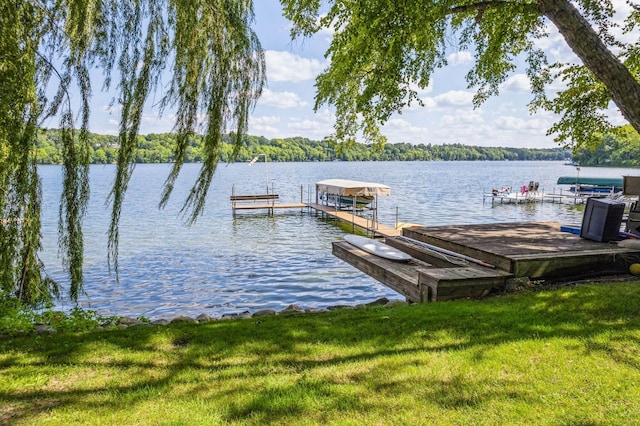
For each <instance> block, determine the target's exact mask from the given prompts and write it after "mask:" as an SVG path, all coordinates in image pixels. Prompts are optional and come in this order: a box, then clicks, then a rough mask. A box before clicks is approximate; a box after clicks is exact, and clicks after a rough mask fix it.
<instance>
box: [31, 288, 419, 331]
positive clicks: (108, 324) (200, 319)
mask: <svg viewBox="0 0 640 426" xmlns="http://www.w3.org/2000/svg"><path fill="white" fill-rule="evenodd" d="M405 304H407V302H403V301H401V300H389V299H387V298H386V297H383V298H380V299H377V300H374V301H373V302H369V303H364V304H358V305H355V306H351V305H336V306H329V307H327V308H303V307H301V306H299V305H289V306H287V307H286V308H285V309H283V310H281V311H276V310H274V309H263V310H260V311H256V312H254V313H251V312H249V311H245V312H239V313H230V314H223V315H221V316H220V317H213V316H210V315H207V314H200V315H198V316H197V317H195V318H194V317H190V316H186V315H178V316H176V317H174V318H172V319H170V320H168V319H157V320H153V321H149V320H144V319H140V318H131V317H118V318H114V319H110V320H108V321H105V322H103V323H101V324H100V325H98V326H97V327H96V328H95V329H94V330H96V331H99V330H108V329H113V328H118V329H125V328H129V327H145V326H163V325H168V324H178V323H182V324H201V323H207V322H213V321H228V320H235V319H242V318H260V317H268V316H289V315H300V314H313V313H320V312H330V311H335V310H338V309H364V308H367V307H369V306H388V307H391V306H397V305H405ZM35 331H36V333H38V334H53V333H57V330H56V329H55V328H54V327H52V326H51V325H48V324H36V327H35Z"/></svg>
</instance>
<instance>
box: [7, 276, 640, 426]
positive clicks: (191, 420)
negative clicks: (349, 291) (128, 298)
mask: <svg viewBox="0 0 640 426" xmlns="http://www.w3.org/2000/svg"><path fill="white" fill-rule="evenodd" d="M639 383H640V282H639V281H631V282H622V283H621V282H605V283H594V284H588V285H580V286H572V287H564V288H561V289H558V290H554V291H544V292H531V293H521V294H512V295H506V296H500V297H494V298H490V299H486V300H483V301H457V302H444V303H434V304H424V305H408V306H396V307H393V308H384V307H370V308H367V309H358V310H341V311H334V312H330V313H322V314H311V315H310V314H307V315H299V316H289V317H264V318H260V319H256V318H253V319H246V320H236V321H218V322H212V323H207V324H199V325H186V324H176V325H170V326H163V327H153V326H147V327H134V328H129V329H125V330H107V331H100V332H84V333H72V332H65V333H60V334H54V335H29V336H17V337H11V338H5V339H2V340H0V423H8V424H38V425H47V424H54V425H57V424H64V425H72V424H101V425H110V424H114V425H123V424H141V425H157V424H171V425H181V424H189V425H191V424H216V425H223V424H234V425H236V424H237V425H258V424H259V425H263V424H283V425H285V424H286V425H290V424H303V425H306V424H309V425H312V424H340V425H363V424H375V425H386V424H389V425H391V424H394V425H397V424H411V425H422V424H437V425H441V424H445V425H447V424H450V425H468V424H474V425H482V424H486V425H496V424H553V425H562V424H566V425H599V424H603V425H605V424H610V425H631V424H637V419H638V418H640V403H639V402H638V401H640V386H638V384H639Z"/></svg>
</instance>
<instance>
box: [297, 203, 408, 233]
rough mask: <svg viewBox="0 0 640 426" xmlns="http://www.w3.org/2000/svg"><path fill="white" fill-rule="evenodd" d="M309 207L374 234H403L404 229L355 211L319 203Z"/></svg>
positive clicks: (311, 204)
mask: <svg viewBox="0 0 640 426" xmlns="http://www.w3.org/2000/svg"><path fill="white" fill-rule="evenodd" d="M307 205H308V206H309V208H312V209H314V210H316V211H318V212H321V213H323V214H325V215H327V216H331V217H334V218H336V219H338V220H341V221H343V222H346V223H350V224H352V225H353V226H354V227H356V226H357V227H358V228H360V229H363V230H365V231H366V232H368V233H371V234H373V235H374V236H376V235H377V236H383V237H393V236H398V235H402V231H401V230H399V229H396V228H393V227H391V226H387V225H384V224H382V223H380V222H376V221H375V220H372V219H368V218H366V217H362V216H359V215H357V214H355V212H354V211H348V210H339V209H336V208H335V207H333V206H327V205H324V204H318V203H308V204H307Z"/></svg>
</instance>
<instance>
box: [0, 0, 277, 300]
mask: <svg viewBox="0 0 640 426" xmlns="http://www.w3.org/2000/svg"><path fill="white" fill-rule="evenodd" d="M252 23H253V2H252V0H138V1H133V2H123V1H118V0H64V1H43V0H32V1H11V0H0V95H1V96H0V193H2V197H1V198H0V220H1V222H0V230H1V231H2V232H1V234H0V246H1V247H2V252H1V253H0V280H1V281H0V285H1V287H0V291H1V294H0V296H1V295H14V296H17V297H19V298H20V299H22V300H24V301H26V302H29V303H39V302H42V301H45V300H47V299H48V297H49V295H50V294H51V293H52V290H55V289H52V288H51V286H52V285H53V284H52V283H51V281H50V280H47V279H46V278H45V277H44V276H43V273H42V268H41V265H40V263H39V261H38V258H37V252H38V249H39V248H40V182H39V178H38V174H37V170H36V166H35V164H36V157H37V154H38V150H37V139H38V138H37V131H38V128H39V124H40V123H42V122H43V120H44V119H46V118H48V117H54V116H57V117H60V123H59V126H60V129H61V131H60V140H61V141H62V143H63V150H62V161H63V165H64V177H63V195H62V198H61V205H60V227H59V229H60V234H59V235H60V241H59V245H60V247H61V250H62V254H63V258H64V261H65V264H66V265H67V268H68V271H69V275H70V277H71V289H70V296H71V298H72V299H74V300H76V299H77V297H78V294H79V293H80V292H81V291H82V279H83V278H82V257H83V238H82V227H81V224H82V216H83V214H84V211H85V208H86V205H87V200H88V197H89V190H88V161H89V151H90V147H89V143H88V120H89V114H90V110H89V105H90V99H91V94H92V90H93V87H94V84H95V81H92V80H91V78H90V76H91V73H90V70H91V69H94V68H98V69H100V70H102V73H103V75H102V78H101V80H100V83H101V84H102V86H104V87H105V88H107V89H109V88H111V87H113V88H114V89H116V92H117V94H116V96H115V98H114V100H113V104H114V105H116V106H117V107H118V109H119V111H120V126H119V134H118V143H117V144H118V147H119V149H118V156H117V159H116V161H117V164H118V168H117V174H116V178H115V181H114V184H113V190H112V192H111V197H110V199H111V203H112V209H113V210H112V221H111V227H110V244H109V253H110V259H111V261H112V264H113V266H114V267H115V269H116V271H117V251H118V220H119V217H120V212H121V207H122V203H123V197H124V194H125V191H126V189H127V185H128V182H129V179H130V177H131V173H132V170H133V164H134V163H135V161H136V150H137V147H138V144H139V143H140V140H139V139H138V130H139V126H140V120H141V118H142V111H143V107H144V105H145V103H146V102H147V100H148V98H149V97H150V95H151V94H153V93H154V91H155V89H157V88H158V86H159V84H160V83H161V82H162V84H163V86H162V87H161V88H160V89H162V93H163V96H162V99H161V102H160V104H161V107H162V108H163V109H164V108H172V109H173V110H175V111H176V117H177V118H176V125H175V132H176V133H177V138H176V140H175V143H174V145H173V147H172V149H173V160H174V167H173V169H172V171H171V173H170V175H169V176H168V178H167V181H166V183H165V189H164V192H163V198H162V204H163V205H164V203H166V202H167V199H168V197H169V195H170V194H171V190H172V188H173V184H174V181H175V179H176V177H177V175H178V173H179V171H180V168H181V166H182V164H183V161H184V157H185V155H186V153H187V151H188V148H189V142H190V138H191V136H192V135H194V134H195V133H196V131H197V132H199V133H202V134H204V149H203V150H202V164H203V165H202V169H201V173H200V175H199V177H198V178H197V181H196V183H195V185H194V187H193V190H192V191H191V192H190V195H189V197H188V198H187V200H186V201H185V204H184V212H185V214H187V216H188V218H189V219H190V220H195V218H196V217H197V216H198V214H199V213H200V212H201V211H202V208H203V206H204V195H205V194H206V192H207V189H208V188H209V185H210V183H211V179H212V177H213V174H214V171H215V168H216V164H217V162H218V157H219V147H220V145H221V134H222V133H226V132H227V131H233V133H234V135H235V136H234V139H235V143H236V146H239V145H240V138H241V135H242V134H243V133H244V132H245V131H246V127H247V119H248V115H249V112H250V110H251V108H252V107H253V105H254V102H255V100H256V99H257V98H258V97H259V95H260V93H261V90H262V86H263V83H264V79H265V72H264V67H265V64H264V56H263V53H262V49H261V46H260V43H259V41H258V39H257V37H256V35H255V33H254V32H253V30H252V28H251V25H252ZM167 76H168V77H169V78H168V81H167V80H166V79H167ZM161 77H162V78H161ZM71 92H74V93H75V92H77V93H79V100H78V101H76V99H77V98H78V96H75V97H73V96H71V95H70V93H71ZM75 117H79V119H78V123H76V119H75ZM75 128H77V129H79V130H74V129H75ZM106 154H107V153H106V152H104V157H105V160H106V159H107V155H106Z"/></svg>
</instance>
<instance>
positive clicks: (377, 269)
mask: <svg viewBox="0 0 640 426" xmlns="http://www.w3.org/2000/svg"><path fill="white" fill-rule="evenodd" d="M560 226H561V225H560V224H559V223H555V222H526V223H525V222H522V223H498V224H486V225H454V226H438V227H420V228H415V227H414V228H405V229H403V230H402V231H403V237H408V238H409V239H408V240H407V238H397V237H389V238H386V239H385V242H386V243H387V244H389V245H391V246H393V247H396V248H398V249H400V250H402V251H404V252H406V253H408V254H410V255H411V256H412V257H413V258H414V259H413V260H412V261H411V262H409V263H399V262H392V261H387V260H384V259H380V258H377V257H376V256H374V255H371V254H368V253H366V252H363V251H362V250H359V249H357V248H356V247H354V246H352V245H351V244H349V243H347V242H344V241H340V242H334V243H333V254H334V255H336V256H337V257H339V258H340V259H342V260H344V261H345V262H347V263H349V264H351V265H353V266H354V267H356V268H358V269H360V270H361V271H363V272H365V273H367V274H368V275H370V276H372V277H373V278H375V279H377V280H378V281H380V282H382V283H383V284H385V285H387V286H388V287H390V288H392V289H394V290H396V291H398V292H399V293H401V294H403V295H404V296H405V297H406V298H407V299H408V300H409V301H412V302H425V301H440V300H449V299H457V298H476V297H482V296H484V295H486V294H488V293H489V292H491V291H493V290H497V289H501V288H504V287H505V285H506V283H507V280H509V279H510V278H525V277H526V278H529V279H536V280H547V279H559V278H561V279H566V280H572V279H579V278H588V277H593V276H597V275H612V274H621V273H627V272H628V268H629V265H630V264H631V263H638V262H640V250H639V249H628V248H620V247H618V246H617V245H615V244H612V243H601V242H596V241H592V240H587V239H584V238H580V236H579V235H575V234H572V233H568V232H561V231H560ZM411 241H414V243H411ZM421 243H426V245H425V244H421ZM428 246H433V247H436V248H440V249H445V250H448V251H452V252H454V253H458V254H460V255H462V256H467V257H470V258H473V259H477V260H478V261H480V263H483V262H484V263H488V264H491V265H493V266H494V267H495V268H489V267H483V266H479V265H477V264H475V263H473V262H469V263H468V264H466V265H464V264H460V263H459V262H457V261H456V262H455V263H452V262H451V261H452V260H454V259H449V260H447V257H446V256H440V255H438V253H437V251H433V250H428V249H425V247H428Z"/></svg>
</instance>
